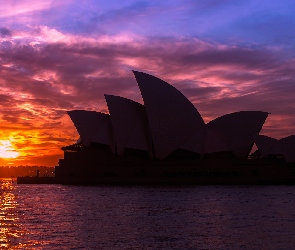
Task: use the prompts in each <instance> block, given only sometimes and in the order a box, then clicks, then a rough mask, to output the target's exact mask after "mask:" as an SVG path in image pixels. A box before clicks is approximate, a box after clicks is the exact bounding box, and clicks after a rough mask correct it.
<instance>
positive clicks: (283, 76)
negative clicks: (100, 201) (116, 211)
mask: <svg viewBox="0 0 295 250" xmlns="http://www.w3.org/2000/svg"><path fill="white" fill-rule="evenodd" d="M294 13H295V1H293V0H284V1H282V0H247V1H246V0H241V1H236V0H198V1H195V0H170V1H169V0H165V1H164V0H156V1H153V0H143V1H138V0H126V1H119V0H118V1H116V0H106V1H105V0H100V1H96V0H84V1H78V0H63V1H57V0H43V1H37V0H12V1H6V0H0V165H46V166H55V165H57V163H58V159H59V158H62V157H63V152H62V150H61V147H62V146H66V145H69V144H73V143H75V142H76V140H77V139H78V138H79V135H78V133H77V131H76V130H75V127H74V125H73V124H72V122H71V120H70V118H69V117H68V115H66V111H67V110H73V109H85V110H95V111H100V112H106V113H107V112H108V110H107V106H106V102H105V99H104V94H113V95H119V96H123V97H126V98H130V99H132V100H135V101H138V102H140V103H143V100H142V98H141V95H140V92H139V89H138V86H137V83H136V80H135V78H134V76H133V74H132V70H137V71H142V72H145V73H149V74H152V75H154V76H157V77H159V78H161V79H163V80H165V81H166V82H168V83H170V84H172V85H173V86H175V87H176V88H178V89H179V90H180V91H181V92H182V93H183V94H184V95H185V96H186V97H187V98H188V99H189V100H190V101H191V102H192V103H193V104H194V105H195V107H196V108H197V109H198V111H199V112H200V114H201V115H202V117H203V118H204V120H205V122H209V121H211V120H212V119H215V118H217V117H219V116H222V115H225V114H228V113H232V112H236V111H242V110H259V111H266V112H269V113H271V114H270V115H269V117H268V118H267V120H266V123H265V124H264V127H263V129H262V131H261V133H260V134H264V135H268V136H271V137H274V138H277V139H280V138H283V137H286V136H288V135H291V134H295V101H294V97H295V15H294Z"/></svg>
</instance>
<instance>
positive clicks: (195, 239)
mask: <svg viewBox="0 0 295 250" xmlns="http://www.w3.org/2000/svg"><path fill="white" fill-rule="evenodd" d="M0 185H1V189H0V249H295V186H252V187H248V186H228V187H227V186H201V187H198V186H196V187H78V186H62V185H17V184H15V183H13V184H11V180H9V179H6V180H5V179H2V180H0Z"/></svg>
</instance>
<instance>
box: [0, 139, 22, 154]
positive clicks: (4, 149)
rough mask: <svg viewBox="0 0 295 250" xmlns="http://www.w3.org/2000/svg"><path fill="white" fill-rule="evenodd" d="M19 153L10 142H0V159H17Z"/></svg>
mask: <svg viewBox="0 0 295 250" xmlns="http://www.w3.org/2000/svg"><path fill="white" fill-rule="evenodd" d="M18 156H19V153H18V152H17V151H16V150H15V149H14V147H13V145H12V144H11V141H10V140H0V158H16V157H18Z"/></svg>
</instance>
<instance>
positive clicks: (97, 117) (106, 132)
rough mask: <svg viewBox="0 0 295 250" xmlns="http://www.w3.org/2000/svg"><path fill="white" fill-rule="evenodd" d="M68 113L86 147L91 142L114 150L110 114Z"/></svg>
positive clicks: (75, 111) (76, 111) (78, 111)
mask: <svg viewBox="0 0 295 250" xmlns="http://www.w3.org/2000/svg"><path fill="white" fill-rule="evenodd" d="M67 113H68V115H69V116H70V118H71V120H72V121H73V123H74V125H75V127H76V129H77V131H78V133H79V135H80V139H81V141H82V142H83V144H84V145H85V146H88V145H89V144H90V142H98V143H102V144H106V145H109V146H111V148H112V150H113V149H114V143H113V139H112V127H111V119H110V116H109V115H108V114H104V113H100V112H96V111H85V110H72V111H67Z"/></svg>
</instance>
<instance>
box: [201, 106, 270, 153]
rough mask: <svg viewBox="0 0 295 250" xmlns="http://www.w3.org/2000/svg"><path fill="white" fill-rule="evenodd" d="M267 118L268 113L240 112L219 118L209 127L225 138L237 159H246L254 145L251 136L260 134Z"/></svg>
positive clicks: (210, 123)
mask: <svg viewBox="0 0 295 250" xmlns="http://www.w3.org/2000/svg"><path fill="white" fill-rule="evenodd" d="M267 116H268V113H267V112H261V111H240V112H235V113H232V114H227V115H224V116H221V117H218V118H216V119H215V120H213V121H211V122H209V123H208V124H207V126H208V127H209V129H211V130H212V131H214V132H216V133H217V134H219V135H220V136H221V137H222V138H223V140H224V141H225V143H226V144H227V145H228V146H229V148H230V149H231V150H232V152H233V153H234V155H235V156H236V157H239V158H246V157H247V156H248V155H249V153H250V150H251V148H252V146H253V143H254V141H253V138H252V136H251V135H256V134H259V132H260V130H261V128H262V126H263V124H264V122H265V119H266V118H267Z"/></svg>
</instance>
